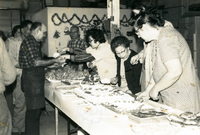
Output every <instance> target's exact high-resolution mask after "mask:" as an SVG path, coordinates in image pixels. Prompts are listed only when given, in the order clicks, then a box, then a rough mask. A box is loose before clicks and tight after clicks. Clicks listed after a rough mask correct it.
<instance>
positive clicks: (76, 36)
mask: <svg viewBox="0 0 200 135" xmlns="http://www.w3.org/2000/svg"><path fill="white" fill-rule="evenodd" d="M70 38H71V40H70V41H69V42H68V44H67V47H66V48H72V49H74V48H79V49H81V50H85V49H86V48H87V47H88V46H87V43H86V42H85V40H84V39H81V38H80V31H79V27H78V26H77V25H73V26H72V27H71V28H70ZM66 48H63V49H62V52H64V53H66ZM67 53H68V52H67ZM68 54H69V53H68ZM69 64H70V65H71V67H73V68H74V69H75V70H83V69H85V68H86V67H87V66H86V63H85V62H82V63H74V62H69Z"/></svg>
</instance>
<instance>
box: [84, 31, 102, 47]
mask: <svg viewBox="0 0 200 135" xmlns="http://www.w3.org/2000/svg"><path fill="white" fill-rule="evenodd" d="M89 36H91V37H92V38H93V39H94V41H95V42H97V41H98V42H99V43H105V42H106V39H105V37H104V32H103V31H102V30H99V29H94V28H93V29H90V30H88V31H86V36H85V40H86V42H87V43H88V44H89Z"/></svg>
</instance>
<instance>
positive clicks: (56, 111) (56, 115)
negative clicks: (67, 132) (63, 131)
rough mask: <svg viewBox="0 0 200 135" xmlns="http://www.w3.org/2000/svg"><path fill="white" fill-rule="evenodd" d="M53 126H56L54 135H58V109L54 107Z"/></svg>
mask: <svg viewBox="0 0 200 135" xmlns="http://www.w3.org/2000/svg"><path fill="white" fill-rule="evenodd" d="M55 125H56V134H55V135H58V108H57V107H55Z"/></svg>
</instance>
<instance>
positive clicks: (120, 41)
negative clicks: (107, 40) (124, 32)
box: [111, 36, 130, 53]
mask: <svg viewBox="0 0 200 135" xmlns="http://www.w3.org/2000/svg"><path fill="white" fill-rule="evenodd" d="M119 46H124V47H125V48H128V47H130V41H129V40H128V38H126V37H125V36H117V37H115V38H113V39H112V41H111V50H112V52H113V53H115V49H116V48H117V47H119Z"/></svg>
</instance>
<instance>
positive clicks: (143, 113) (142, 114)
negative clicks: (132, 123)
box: [131, 109, 167, 118]
mask: <svg viewBox="0 0 200 135" xmlns="http://www.w3.org/2000/svg"><path fill="white" fill-rule="evenodd" d="M131 114H132V115H134V116H136V117H139V118H149V117H157V116H164V115H167V114H166V113H164V112H159V111H156V110H154V109H144V110H140V111H139V112H138V111H137V110H135V111H132V112H131Z"/></svg>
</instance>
